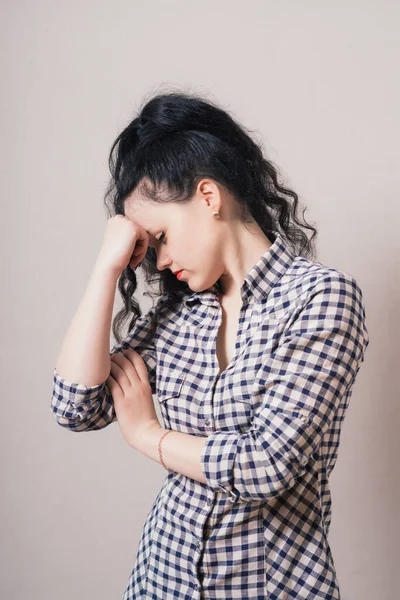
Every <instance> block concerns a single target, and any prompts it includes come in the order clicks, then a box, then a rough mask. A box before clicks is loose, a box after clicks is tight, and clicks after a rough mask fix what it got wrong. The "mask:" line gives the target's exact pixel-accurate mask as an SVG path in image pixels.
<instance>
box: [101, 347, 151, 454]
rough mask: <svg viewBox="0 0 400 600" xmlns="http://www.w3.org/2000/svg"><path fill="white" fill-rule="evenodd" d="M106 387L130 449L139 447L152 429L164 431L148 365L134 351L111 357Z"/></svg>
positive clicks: (126, 351) (125, 351)
mask: <svg viewBox="0 0 400 600" xmlns="http://www.w3.org/2000/svg"><path fill="white" fill-rule="evenodd" d="M110 358H111V372H110V376H109V378H108V379H107V385H108V387H109V389H110V392H111V395H112V397H113V402H114V408H115V412H116V415H117V420H118V425H119V427H120V429H121V432H122V435H123V436H124V438H125V440H126V441H127V442H128V444H129V445H130V446H132V447H133V448H137V447H138V445H139V443H140V440H141V439H142V437H143V435H145V434H146V432H147V431H148V430H149V429H153V428H159V429H162V427H161V425H160V422H159V420H158V417H157V414H156V411H155V408H154V403H153V397H152V392H151V387H150V384H149V376H148V373H147V368H146V365H145V363H144V361H143V359H142V357H141V356H139V354H138V353H137V352H136V351H135V350H132V349H128V350H124V351H123V352H122V353H120V352H119V353H117V354H113V355H111V357H110Z"/></svg>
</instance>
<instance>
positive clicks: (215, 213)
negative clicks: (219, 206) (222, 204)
mask: <svg viewBox="0 0 400 600" xmlns="http://www.w3.org/2000/svg"><path fill="white" fill-rule="evenodd" d="M213 216H214V217H216V218H217V219H219V212H218V211H217V210H214V212H213Z"/></svg>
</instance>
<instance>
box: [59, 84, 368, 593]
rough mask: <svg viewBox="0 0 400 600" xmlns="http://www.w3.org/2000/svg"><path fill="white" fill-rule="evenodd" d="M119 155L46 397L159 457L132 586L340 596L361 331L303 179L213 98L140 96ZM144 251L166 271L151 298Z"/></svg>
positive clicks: (346, 280)
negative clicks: (306, 211)
mask: <svg viewBox="0 0 400 600" xmlns="http://www.w3.org/2000/svg"><path fill="white" fill-rule="evenodd" d="M114 150H116V158H115V159H114V157H113V152H114ZM110 169H111V173H112V179H111V183H110V186H109V188H108V190H107V194H106V204H107V205H108V203H109V202H110V201H111V210H110V217H111V218H109V220H108V225H107V230H106V236H105V239H104V243H103V246H102V248H101V251H100V254H99V256H98V259H97V261H96V265H95V268H94V271H93V275H92V277H91V279H90V282H89V285H88V288H87V290H86V292H85V295H84V298H83V300H82V302H81V304H80V306H79V308H78V311H77V313H76V315H75V317H74V320H73V322H72V323H71V326H70V328H69V330H68V333H67V336H66V338H65V340H64V343H63V346H62V349H61V353H60V356H59V359H58V361H57V365H56V367H55V369H54V391H53V399H52V410H53V411H54V415H55V417H56V419H57V421H58V423H59V424H60V425H62V426H65V427H68V428H70V429H71V430H72V431H92V430H96V429H100V428H102V427H106V426H107V425H109V424H110V423H112V422H113V421H115V420H117V422H118V424H119V426H120V428H121V432H122V434H123V435H124V438H125V439H126V441H127V442H128V443H129V445H130V446H132V447H133V448H135V449H137V450H139V451H140V452H142V453H144V454H145V455H146V456H148V457H149V458H151V459H152V460H155V461H158V462H160V464H162V465H163V467H165V468H166V469H167V470H168V475H167V476H166V478H165V481H164V484H163V486H162V488H161V490H160V492H159V494H158V495H157V497H156V499H155V501H154V504H153V506H152V509H151V511H150V512H149V514H148V517H147V519H146V522H145V524H144V527H143V532H142V536H141V539H140V543H139V548H138V552H137V557H136V562H135V564H134V567H133V570H132V573H131V576H130V579H129V582H128V585H127V587H126V589H125V592H124V595H123V600H129V599H132V598H154V599H156V598H157V599H164V598H181V599H182V600H183V599H189V598H190V599H192V598H199V599H200V598H215V599H217V598H218V599H219V598H220V599H221V600H222V599H224V600H227V599H230V598H240V599H242V600H243V599H245V598H257V599H259V600H261V599H265V600H267V599H268V600H284V599H287V598H297V599H302V598H304V599H305V598H307V599H310V598H319V599H322V598H326V599H328V598H329V599H331V598H335V599H336V598H340V593H339V586H338V580H337V575H336V572H335V566H334V562H333V558H332V554H331V550H330V547H329V543H328V532H329V526H330V521H331V496H330V490H329V483H328V478H329V475H330V474H331V472H332V469H333V467H334V465H335V462H336V459H337V454H338V444H339V439H340V431H341V426H342V423H343V420H344V417H345V414H346V409H347V407H348V403H349V399H350V396H351V393H352V389H353V385H354V381H355V378H356V375H357V373H358V370H359V368H360V365H361V363H362V361H363V360H364V353H365V350H366V348H367V346H368V343H369V339H368V332H367V328H366V325H365V309H364V304H363V298H362V293H361V290H360V288H359V287H358V285H357V283H356V281H355V279H354V278H353V277H352V276H351V275H349V274H346V273H344V272H342V271H339V270H337V269H334V268H332V267H328V266H323V265H322V264H321V263H319V262H315V261H312V260H311V258H312V254H313V248H312V239H313V237H315V235H316V233H317V232H316V229H314V227H311V226H310V225H308V224H307V223H306V222H305V221H302V220H301V219H300V217H299V216H298V214H297V213H298V197H297V195H296V194H295V193H294V192H293V191H291V190H288V189H286V188H285V187H283V186H282V185H281V184H280V183H279V182H278V175H277V170H276V168H275V167H274V166H273V165H272V164H271V162H269V161H268V160H266V159H265V158H264V157H263V153H262V150H261V148H260V146H259V145H258V144H257V143H256V142H255V141H253V140H252V139H251V137H250V135H249V134H248V133H247V132H246V131H245V129H244V127H242V126H240V125H239V124H238V123H237V122H235V120H234V119H233V118H232V117H231V116H230V115H229V114H228V113H227V112H226V111H224V110H222V109H221V108H219V107H218V106H217V105H215V104H213V103H211V102H209V101H206V100H204V99H201V98H198V97H195V96H194V95H189V94H183V93H170V94H162V95H158V96H155V97H153V98H152V99H150V100H149V101H148V102H147V104H146V105H145V106H144V107H143V108H142V110H141V112H140V114H139V116H137V117H136V118H135V119H134V120H133V121H132V122H131V123H130V124H129V125H128V126H127V127H126V129H124V131H123V132H122V133H121V134H120V135H119V136H118V138H117V140H116V141H115V143H114V145H113V147H112V150H111V153H110ZM304 229H308V230H311V231H312V232H313V235H312V236H311V239H310V240H309V239H308V237H307V236H306V234H305V232H304ZM139 264H140V265H141V268H142V269H143V272H144V275H145V278H146V282H147V283H148V284H150V283H153V282H157V283H158V286H159V290H160V291H159V293H158V294H156V296H157V300H156V302H155V304H154V306H153V308H151V309H150V310H148V311H147V312H146V314H145V315H142V313H141V310H140V307H139V305H138V303H137V302H136V301H135V298H134V293H135V291H136V287H137V279H136V274H135V271H134V270H135V268H136V267H137V266H138V265H139ZM178 271H179V273H177V272H178ZM117 282H118V289H119V291H120V292H121V294H122V297H123V299H124V308H123V309H122V311H120V312H119V313H118V314H117V315H116V317H115V319H114V321H113V325H112V326H113V333H114V335H115V337H116V340H117V343H116V345H114V347H113V348H112V350H111V352H110V350H109V335H110V327H111V320H112V308H113V300H114V294H115V290H116V284H117ZM148 293H149V292H148ZM128 317H131V320H130V323H129V333H128V334H127V335H126V336H125V337H124V336H123V335H121V332H120V329H121V327H122V325H123V323H124V322H125V321H126V319H127V318H128ZM152 394H155V395H156V396H157V401H158V402H159V403H160V410H161V414H162V417H163V420H164V424H163V426H162V425H161V424H160V422H159V420H158V417H157V415H156V412H155V409H154V404H153V398H152ZM167 434H168V435H167Z"/></svg>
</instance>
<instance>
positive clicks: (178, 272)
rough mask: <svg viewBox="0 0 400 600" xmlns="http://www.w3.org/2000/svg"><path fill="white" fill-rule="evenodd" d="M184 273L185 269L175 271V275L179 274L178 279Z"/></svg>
mask: <svg viewBox="0 0 400 600" xmlns="http://www.w3.org/2000/svg"><path fill="white" fill-rule="evenodd" d="M182 273H183V269H181V270H180V271H175V275H176V276H177V278H178V279H180V277H181V275H182Z"/></svg>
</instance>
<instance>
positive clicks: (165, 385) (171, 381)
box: [157, 372, 186, 402]
mask: <svg viewBox="0 0 400 600" xmlns="http://www.w3.org/2000/svg"><path fill="white" fill-rule="evenodd" d="M185 378H186V373H183V372H182V373H178V374H172V375H168V376H167V377H165V379H161V380H160V381H159V382H158V390H157V398H158V400H159V401H160V402H165V401H166V400H169V399H171V398H178V397H179V396H180V395H181V392H182V386H183V384H184V381H185Z"/></svg>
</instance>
